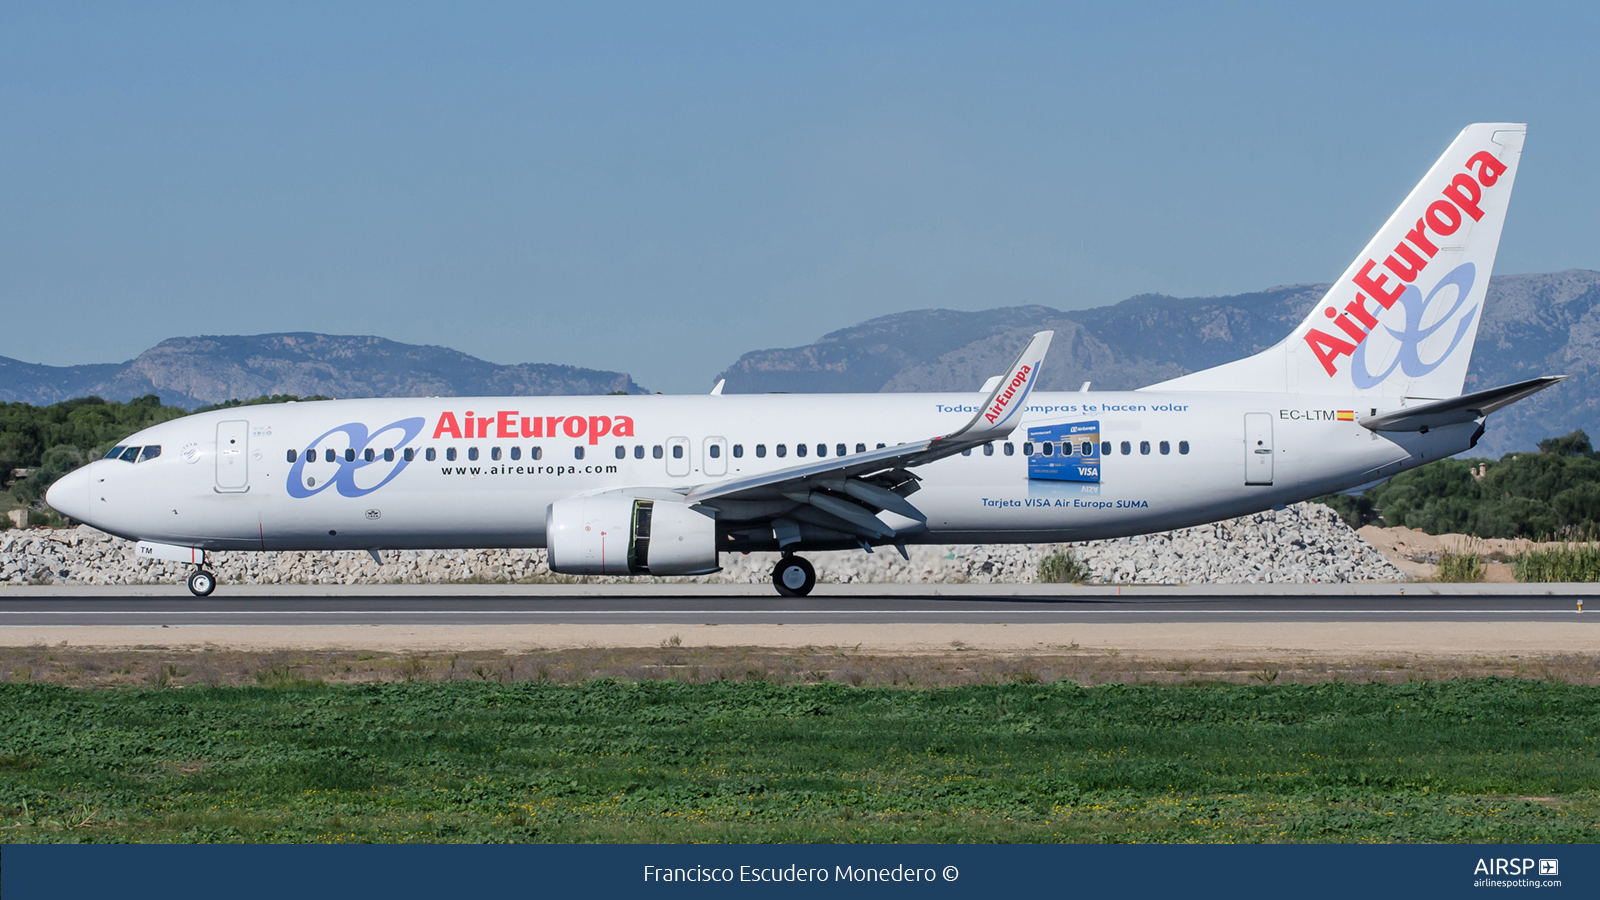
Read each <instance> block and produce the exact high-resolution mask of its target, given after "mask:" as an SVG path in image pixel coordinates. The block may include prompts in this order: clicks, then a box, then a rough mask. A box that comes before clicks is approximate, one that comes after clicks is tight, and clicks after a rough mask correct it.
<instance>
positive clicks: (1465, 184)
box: [1305, 150, 1506, 377]
mask: <svg viewBox="0 0 1600 900" xmlns="http://www.w3.org/2000/svg"><path fill="white" fill-rule="evenodd" d="M1474 166H1476V167H1477V171H1476V172H1475V173H1474ZM1465 168H1466V171H1465V172H1461V173H1457V174H1456V176H1455V177H1454V178H1452V179H1451V181H1450V183H1449V184H1448V185H1446V186H1445V188H1444V190H1443V191H1441V192H1440V195H1441V197H1440V199H1438V200H1435V201H1433V203H1431V204H1429V206H1428V209H1427V211H1426V212H1425V213H1424V214H1423V216H1422V218H1420V219H1418V220H1417V224H1416V226H1415V227H1413V228H1412V229H1411V230H1410V231H1408V232H1406V236H1405V239H1404V240H1402V241H1400V243H1398V244H1396V245H1395V248H1394V252H1393V253H1391V254H1389V256H1388V258H1387V259H1385V260H1384V261H1383V267H1384V268H1385V269H1387V270H1388V274H1385V273H1383V272H1377V273H1376V274H1374V272H1373V270H1374V269H1376V268H1377V267H1378V264H1377V263H1376V262H1375V261H1373V260H1371V259H1368V260H1367V261H1366V262H1365V263H1363V264H1362V266H1361V269H1360V270H1359V271H1357V272H1356V275H1355V278H1354V279H1353V280H1354V281H1355V283H1356V287H1357V288H1359V289H1360V290H1362V291H1365V292H1366V293H1365V294H1363V293H1357V294H1356V298H1355V299H1354V300H1352V301H1350V302H1349V303H1347V304H1345V307H1344V310H1343V311H1342V312H1341V311H1339V310H1338V309H1335V308H1334V307H1333V306H1331V305H1330V306H1328V307H1327V308H1325V309H1324V310H1323V311H1322V312H1323V314H1324V315H1326V316H1327V317H1328V318H1330V319H1333V324H1335V325H1337V326H1338V327H1339V330H1340V331H1342V332H1344V334H1345V335H1347V336H1348V337H1349V338H1350V339H1349V340H1344V339H1343V338H1340V337H1337V336H1335V335H1331V334H1328V333H1327V332H1325V331H1320V330H1318V329H1316V328H1313V329H1311V330H1310V331H1307V332H1306V336H1305V341H1306V344H1307V345H1308V346H1309V347H1310V348H1311V352H1312V353H1314V354H1315V355H1316V357H1317V361H1318V362H1320V363H1322V368H1323V370H1324V371H1326V372H1327V373H1328V375H1329V376H1330V377H1332V376H1333V375H1335V374H1337V373H1338V365H1337V363H1338V360H1339V357H1341V356H1350V355H1351V354H1353V353H1355V351H1356V347H1357V346H1358V345H1360V344H1361V342H1363V341H1365V340H1366V339H1367V336H1368V335H1370V334H1371V333H1372V331H1373V329H1376V328H1377V327H1378V314H1379V313H1380V312H1382V311H1383V310H1386V309H1389V308H1390V307H1392V306H1394V304H1395V301H1396V300H1399V299H1400V295H1401V294H1402V293H1404V292H1405V290H1406V287H1407V286H1408V285H1410V284H1411V283H1412V282H1414V281H1416V280H1417V278H1418V277H1419V276H1420V275H1421V274H1422V272H1423V270H1424V269H1426V268H1427V267H1428V263H1429V262H1430V261H1432V259H1433V257H1434V255H1435V254H1436V253H1438V252H1439V245H1438V244H1436V243H1434V241H1433V239H1431V238H1430V237H1428V233H1429V232H1432V233H1433V234H1435V235H1438V236H1439V237H1449V236H1450V235H1452V234H1455V233H1456V231H1457V230H1459V229H1460V228H1461V224H1462V223H1463V222H1465V221H1466V216H1471V217H1472V221H1474V222H1476V221H1478V220H1480V219H1482V218H1483V209H1482V208H1481V207H1480V206H1479V203H1480V201H1482V199H1483V190H1482V189H1483V188H1489V187H1494V185H1495V183H1496V182H1498V181H1499V180H1500V176H1501V175H1503V174H1505V171H1506V165H1505V163H1502V162H1501V161H1500V160H1498V159H1495V158H1494V156H1493V155H1491V154H1490V153H1489V152H1488V151H1487V150H1480V151H1478V152H1477V153H1474V154H1473V155H1472V157H1471V158H1469V159H1468V160H1467V164H1466V166H1465ZM1474 174H1476V176H1477V177H1476V178H1474V177H1473V175H1474ZM1480 185H1481V187H1480ZM1389 275H1393V276H1394V278H1395V282H1394V283H1393V284H1391V283H1390V281H1389ZM1369 294H1370V295H1371V296H1372V299H1374V300H1376V301H1378V305H1379V306H1380V307H1382V309H1379V310H1369V309H1368V308H1367V295H1369ZM1352 316H1354V319H1352V318H1351V317H1352ZM1358 323H1359V324H1358Z"/></svg>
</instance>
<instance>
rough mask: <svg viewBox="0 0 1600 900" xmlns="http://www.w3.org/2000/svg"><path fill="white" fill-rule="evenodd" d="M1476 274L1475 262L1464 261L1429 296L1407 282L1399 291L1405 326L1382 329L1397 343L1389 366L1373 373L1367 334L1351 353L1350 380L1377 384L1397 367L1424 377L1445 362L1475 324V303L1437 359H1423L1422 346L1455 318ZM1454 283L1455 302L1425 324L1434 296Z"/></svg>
mask: <svg viewBox="0 0 1600 900" xmlns="http://www.w3.org/2000/svg"><path fill="white" fill-rule="evenodd" d="M1476 276H1477V269H1476V268H1475V267H1474V266H1473V265H1472V263H1462V264H1461V265H1459V266H1456V267H1455V268H1454V269H1452V270H1451V271H1450V274H1448V275H1446V276H1445V277H1444V278H1441V279H1440V280H1439V283H1438V284H1436V285H1434V286H1433V290H1431V291H1429V292H1428V296H1427V297H1423V296H1422V292H1421V291H1419V290H1417V286H1416V285H1414V284H1410V285H1406V289H1405V293H1402V294H1401V295H1400V305H1401V306H1402V307H1404V309H1405V313H1406V321H1405V327H1404V328H1400V329H1396V328H1393V327H1390V326H1388V325H1385V326H1383V329H1384V330H1385V331H1387V332H1389V334H1390V336H1391V337H1393V338H1394V339H1395V341H1396V342H1397V343H1398V345H1399V352H1397V353H1396V354H1395V357H1394V360H1393V361H1391V362H1390V363H1389V367H1388V368H1387V369H1384V370H1383V372H1381V373H1380V374H1377V375H1374V374H1372V370H1370V369H1368V368H1367V348H1368V347H1369V346H1371V345H1372V338H1371V335H1368V337H1367V340H1364V341H1362V342H1361V343H1359V344H1357V345H1356V351H1355V352H1354V353H1352V354H1351V355H1350V380H1351V381H1352V382H1354V383H1355V386H1356V387H1357V388H1360V389H1362V390H1365V389H1367V388H1371V387H1376V386H1377V385H1379V384H1382V383H1383V381H1384V379H1386V378H1388V377H1389V376H1390V375H1391V374H1393V373H1394V370H1395V369H1396V368H1398V369H1399V370H1400V371H1401V372H1404V373H1405V374H1406V375H1408V376H1410V377H1412V378H1421V377H1422V376H1424V375H1426V374H1428V373H1429V372H1432V371H1433V370H1434V369H1437V368H1439V367H1440V366H1441V365H1444V361H1445V360H1447V359H1449V358H1450V354H1452V353H1454V352H1455V350H1456V347H1457V346H1459V345H1460V344H1461V341H1462V339H1463V338H1465V337H1466V336H1467V331H1468V330H1470V329H1471V328H1472V323H1473V322H1474V321H1476V317H1477V313H1478V307H1477V305H1476V304H1474V305H1473V306H1472V307H1471V308H1469V309H1468V310H1467V311H1466V312H1464V313H1462V314H1461V318H1460V321H1459V322H1458V323H1457V325H1456V333H1455V337H1453V338H1452V339H1451V340H1450V346H1448V347H1446V348H1445V350H1444V352H1443V353H1441V354H1439V358H1438V359H1435V360H1434V361H1432V362H1424V361H1423V359H1422V354H1421V351H1420V349H1419V348H1420V347H1421V345H1422V342H1423V341H1426V340H1427V339H1428V338H1430V337H1433V335H1434V333H1435V332H1437V331H1438V330H1439V329H1441V328H1443V327H1444V326H1445V323H1447V322H1449V321H1450V320H1451V319H1453V318H1455V316H1456V313H1457V312H1458V311H1460V309H1461V306H1462V304H1464V303H1466V302H1467V295H1468V294H1469V293H1471V291H1472V282H1473V280H1474V279H1475V278H1476ZM1452 285H1454V286H1455V288H1456V295H1455V303H1454V304H1452V305H1451V307H1450V309H1449V310H1447V311H1446V312H1445V314H1444V315H1442V316H1440V317H1438V318H1437V319H1435V320H1434V322H1433V324H1432V325H1427V326H1424V325H1423V324H1422V322H1423V319H1424V318H1425V317H1426V316H1427V313H1428V308H1429V307H1431V306H1432V305H1433V300H1434V298H1435V297H1438V296H1439V294H1440V292H1441V291H1443V290H1444V289H1445V288H1447V287H1450V286H1452ZM1376 333H1377V329H1373V334H1376Z"/></svg>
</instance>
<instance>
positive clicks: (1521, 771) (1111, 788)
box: [0, 674, 1600, 842]
mask: <svg viewBox="0 0 1600 900" xmlns="http://www.w3.org/2000/svg"><path fill="white" fill-rule="evenodd" d="M1597 734H1600V688H1595V687H1588V686H1580V685H1570V684H1562V683H1554V682H1538V681H1521V680H1511V679H1496V678H1489V679H1481V680H1475V681H1462V682H1445V683H1414V684H1396V685H1384V684H1362V685H1352V684H1340V683H1324V684H1317V685H1299V684H1287V685H1285V684H1271V685H1267V684H1262V685H1251V686H1242V685H1217V684H1210V685H1179V686H1155V685H1138V686H1129V685H1121V684H1113V685H1106V686H1103V687H1097V688H1089V689H1084V688H1081V687H1079V686H1077V685H1076V684H1073V683H1072V682H1067V681H1061V682H1056V683H1054V684H1049V685H1040V684H1032V685H1029V684H1011V685H1005V686H972V687H958V688H940V689H931V690H907V689H897V688H849V687H844V686H841V685H837V684H820V685H791V686H780V685H774V684H766V683H761V682H745V683H731V682H723V683H712V684H686V683H678V682H670V681H668V682H663V681H656V682H641V683H631V684H630V683H619V682H612V681H601V682H590V683H587V684H582V685H573V686H561V685H551V684H538V683H521V684H505V685H502V684H496V683H493V682H476V683H471V682H451V683H414V684H405V683H390V684H370V685H341V686H325V685H317V684H314V683H311V682H306V681H303V680H298V679H295V678H293V677H289V676H288V675H287V674H285V675H284V676H283V677H268V678H264V679H262V681H261V684H260V685H259V686H254V687H235V688H195V687H190V688H184V689H181V690H175V689H170V688H168V689H114V690H83V689H74V688H65V687H60V686H56V685H45V684H16V683H7V684H4V685H0V827H3V829H4V830H0V835H4V838H0V839H3V840H9V841H59V840H67V841H90V840H93V841H110V840H134V841H429V842H436V841H617V842H625V841H667V842H679V841H873V842H888V841H919V842H947V841H986V842H994V841H1473V842H1577V841H1592V840H1595V839H1597V838H1600V828H1597V827H1595V824H1594V823H1595V822H1597V821H1600V793H1597V790H1596V786H1597V785H1600V754H1597V753H1596V749H1597V747H1596V736H1597Z"/></svg>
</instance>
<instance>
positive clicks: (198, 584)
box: [189, 569, 217, 597]
mask: <svg viewBox="0 0 1600 900" xmlns="http://www.w3.org/2000/svg"><path fill="white" fill-rule="evenodd" d="M216 589H217V576H215V575H213V574H211V573H210V572H208V571H206V570H205V569H195V570H194V571H193V572H190V573H189V593H191V594H194V595H195V596H196V597H209V596H211V592H212V591H214V590H216Z"/></svg>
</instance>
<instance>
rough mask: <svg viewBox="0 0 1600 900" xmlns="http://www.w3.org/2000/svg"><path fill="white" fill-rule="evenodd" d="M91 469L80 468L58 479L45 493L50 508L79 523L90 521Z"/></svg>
mask: <svg viewBox="0 0 1600 900" xmlns="http://www.w3.org/2000/svg"><path fill="white" fill-rule="evenodd" d="M89 485H90V481H89V467H88V466H80V467H78V468H76V469H73V470H72V471H71V472H68V473H67V474H65V475H63V476H61V477H60V478H58V479H56V483H55V484H52V485H50V489H49V490H48V491H45V492H44V502H46V503H48V504H50V508H51V509H54V510H55V511H56V512H59V513H61V514H62V515H65V516H70V517H71V518H74V519H77V520H78V521H79V522H87V521H89Z"/></svg>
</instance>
